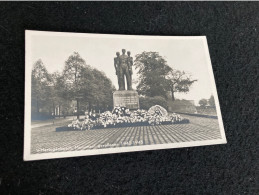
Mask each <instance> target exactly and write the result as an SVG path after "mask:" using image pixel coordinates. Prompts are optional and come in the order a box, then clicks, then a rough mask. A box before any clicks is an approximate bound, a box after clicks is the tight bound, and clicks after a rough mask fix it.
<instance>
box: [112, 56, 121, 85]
mask: <svg viewBox="0 0 259 195" xmlns="http://www.w3.org/2000/svg"><path fill="white" fill-rule="evenodd" d="M116 56H117V57H115V58H114V67H115V71H116V75H117V78H118V85H119V90H121V88H122V86H121V81H120V52H116Z"/></svg>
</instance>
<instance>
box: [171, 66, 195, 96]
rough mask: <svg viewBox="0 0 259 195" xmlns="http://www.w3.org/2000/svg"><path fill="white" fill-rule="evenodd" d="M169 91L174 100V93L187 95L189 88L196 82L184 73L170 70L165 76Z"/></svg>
mask: <svg viewBox="0 0 259 195" xmlns="http://www.w3.org/2000/svg"><path fill="white" fill-rule="evenodd" d="M167 80H168V85H169V89H170V91H171V96H172V100H173V101H174V100H175V97H174V93H175V92H184V93H187V92H189V90H190V86H191V85H192V84H193V83H194V82H195V81H197V80H192V79H191V76H190V75H189V74H186V73H185V72H184V71H179V70H174V69H171V70H170V71H169V73H168V75H167Z"/></svg>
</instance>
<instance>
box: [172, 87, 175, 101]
mask: <svg viewBox="0 0 259 195" xmlns="http://www.w3.org/2000/svg"><path fill="white" fill-rule="evenodd" d="M171 95H172V101H175V97H174V90H172V89H171Z"/></svg>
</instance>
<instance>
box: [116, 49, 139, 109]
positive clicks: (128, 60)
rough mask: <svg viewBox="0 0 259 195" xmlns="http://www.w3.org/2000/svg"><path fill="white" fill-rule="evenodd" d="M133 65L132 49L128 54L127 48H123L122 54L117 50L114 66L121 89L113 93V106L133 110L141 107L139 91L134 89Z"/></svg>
mask: <svg viewBox="0 0 259 195" xmlns="http://www.w3.org/2000/svg"><path fill="white" fill-rule="evenodd" d="M132 66H133V58H132V57H131V56H130V51H128V52H127V55H126V50H125V49H122V54H121V55H120V53H119V52H116V57H115V58H114V67H115V70H116V75H117V78H118V85H119V90H118V91H115V92H114V93H113V107H116V106H125V107H126V108H129V109H132V110H133V109H138V108H139V97H138V92H137V91H135V90H133V89H132V73H133V72H132ZM125 78H126V83H127V90H126V87H125Z"/></svg>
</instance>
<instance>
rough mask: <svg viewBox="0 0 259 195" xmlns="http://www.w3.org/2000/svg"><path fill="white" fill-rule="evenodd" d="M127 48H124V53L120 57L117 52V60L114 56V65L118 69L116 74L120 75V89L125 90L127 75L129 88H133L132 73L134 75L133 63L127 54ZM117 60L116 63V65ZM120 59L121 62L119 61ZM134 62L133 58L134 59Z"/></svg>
mask: <svg viewBox="0 0 259 195" xmlns="http://www.w3.org/2000/svg"><path fill="white" fill-rule="evenodd" d="M125 53H126V50H125V49H122V55H120V56H119V57H118V54H117V53H116V55H117V57H116V60H115V58H114V66H115V69H116V74H117V76H118V84H119V90H125V76H126V80H127V90H132V82H131V75H132V68H131V67H132V65H131V64H130V63H131V62H130V58H132V57H130V58H129V56H127V55H126V54H125ZM115 61H116V65H115ZM117 61H119V62H117ZM132 64H133V59H132Z"/></svg>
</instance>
